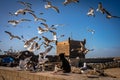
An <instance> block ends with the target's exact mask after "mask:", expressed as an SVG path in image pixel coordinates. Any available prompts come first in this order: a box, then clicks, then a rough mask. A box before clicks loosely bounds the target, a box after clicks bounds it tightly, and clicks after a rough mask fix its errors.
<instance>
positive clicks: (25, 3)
mask: <svg viewBox="0 0 120 80" xmlns="http://www.w3.org/2000/svg"><path fill="white" fill-rule="evenodd" d="M17 2H18V3H20V4H22V5H24V6H25V8H27V9H31V6H32V4H31V3H28V2H23V1H17Z"/></svg>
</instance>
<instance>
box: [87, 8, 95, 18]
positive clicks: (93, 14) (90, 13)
mask: <svg viewBox="0 0 120 80" xmlns="http://www.w3.org/2000/svg"><path fill="white" fill-rule="evenodd" d="M87 15H88V16H94V17H95V13H94V9H93V8H92V7H91V8H90V9H89V11H88V13H87Z"/></svg>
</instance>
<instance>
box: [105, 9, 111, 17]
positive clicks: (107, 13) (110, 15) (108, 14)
mask: <svg viewBox="0 0 120 80" xmlns="http://www.w3.org/2000/svg"><path fill="white" fill-rule="evenodd" d="M103 12H104V13H106V14H107V15H110V16H111V14H110V13H109V12H108V11H107V10H106V9H105V8H103Z"/></svg>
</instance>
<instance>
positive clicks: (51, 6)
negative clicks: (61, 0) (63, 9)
mask: <svg viewBox="0 0 120 80" xmlns="http://www.w3.org/2000/svg"><path fill="white" fill-rule="evenodd" d="M45 8H46V9H48V8H52V9H54V10H55V11H56V12H57V13H60V11H59V9H58V8H57V7H56V6H53V5H52V4H51V2H50V1H47V4H46V5H45Z"/></svg>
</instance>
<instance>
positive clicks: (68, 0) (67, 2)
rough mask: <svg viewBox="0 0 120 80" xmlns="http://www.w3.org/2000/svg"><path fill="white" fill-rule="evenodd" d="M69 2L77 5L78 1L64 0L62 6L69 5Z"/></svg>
mask: <svg viewBox="0 0 120 80" xmlns="http://www.w3.org/2000/svg"><path fill="white" fill-rule="evenodd" d="M71 2H75V3H79V0H65V1H64V2H63V4H64V5H67V4H69V3H71Z"/></svg>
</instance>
